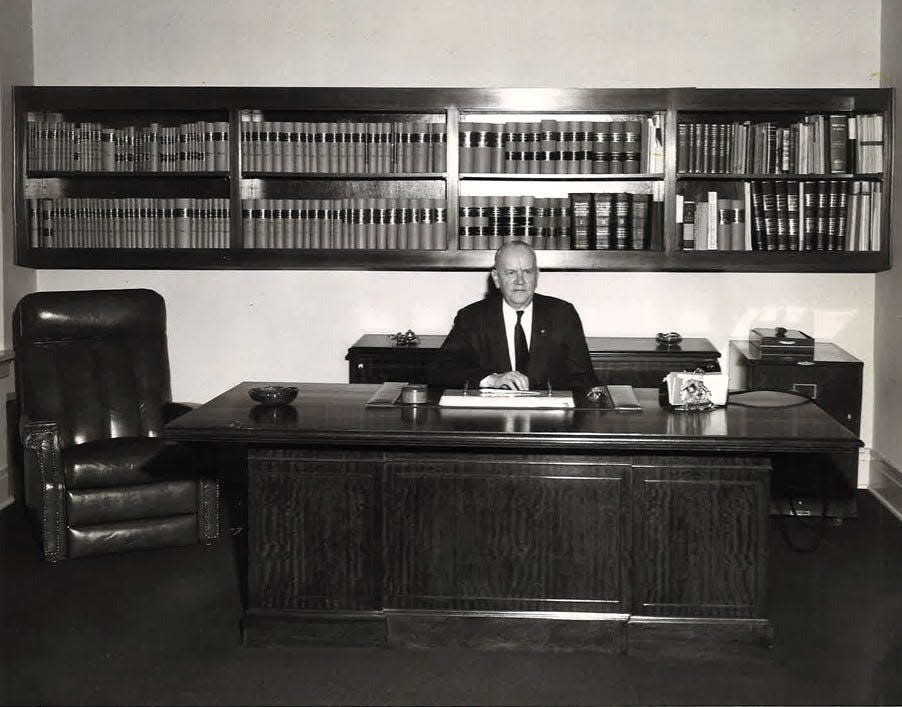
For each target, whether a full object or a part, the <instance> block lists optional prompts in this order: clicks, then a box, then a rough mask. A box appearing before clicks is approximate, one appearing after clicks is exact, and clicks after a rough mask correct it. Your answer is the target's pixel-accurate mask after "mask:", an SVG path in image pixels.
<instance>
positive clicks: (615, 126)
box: [611, 120, 626, 174]
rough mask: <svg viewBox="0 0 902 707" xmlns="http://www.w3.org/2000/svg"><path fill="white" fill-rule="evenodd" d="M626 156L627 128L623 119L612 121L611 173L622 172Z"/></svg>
mask: <svg viewBox="0 0 902 707" xmlns="http://www.w3.org/2000/svg"><path fill="white" fill-rule="evenodd" d="M625 157H626V141H625V128H624V122H623V121H622V120H612V121H611V174H622V173H623V168H624V162H625Z"/></svg>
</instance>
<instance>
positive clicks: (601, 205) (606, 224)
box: [595, 192, 614, 250]
mask: <svg viewBox="0 0 902 707" xmlns="http://www.w3.org/2000/svg"><path fill="white" fill-rule="evenodd" d="M613 205H614V195H613V194H611V193H607V192H606V193H601V194H596V195H595V249H596V250H610V249H611V247H612V243H611V224H612V222H613V218H612V213H611V212H612V209H613Z"/></svg>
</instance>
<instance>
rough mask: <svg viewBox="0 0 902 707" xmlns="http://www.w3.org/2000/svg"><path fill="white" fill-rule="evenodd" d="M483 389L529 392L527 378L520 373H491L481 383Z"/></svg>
mask: <svg viewBox="0 0 902 707" xmlns="http://www.w3.org/2000/svg"><path fill="white" fill-rule="evenodd" d="M482 385H483V387H484V388H508V389H509V390H529V378H527V377H526V376H525V375H523V374H522V373H520V371H508V372H507V373H493V374H492V375H490V376H486V377H485V379H484V380H483V381H482Z"/></svg>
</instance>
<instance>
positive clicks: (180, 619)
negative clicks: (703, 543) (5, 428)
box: [0, 492, 902, 705]
mask: <svg viewBox="0 0 902 707" xmlns="http://www.w3.org/2000/svg"><path fill="white" fill-rule="evenodd" d="M858 510H859V517H858V518H857V519H855V520H847V521H845V523H844V524H843V525H841V526H830V527H828V528H827V530H826V535H825V537H824V540H823V542H822V543H821V545H820V546H819V547H818V548H817V550H816V551H815V552H811V553H798V552H795V551H793V550H792V549H790V547H789V546H788V545H787V542H786V540H785V538H784V537H783V536H782V535H781V533H780V532H779V530H778V524H779V522H780V521H778V520H777V519H774V520H773V527H772V530H771V538H770V551H771V554H770V583H769V595H768V604H769V610H768V613H769V616H770V617H771V619H772V622H773V627H774V632H775V641H774V646H773V648H772V649H771V650H770V651H769V652H767V651H762V652H760V653H759V654H758V655H751V656H747V657H742V658H737V657H723V658H720V659H717V660H709V661H694V660H688V659H666V660H664V659H658V660H651V659H642V658H636V657H631V656H608V655H597V654H585V653H575V654H574V653H544V654H543V653H526V652H479V651H473V650H464V649H443V650H429V651H410V650H402V649H390V648H298V647H290V648H289V647H276V648H272V647H270V648H255V647H245V646H241V645H239V643H238V634H237V630H236V626H237V622H238V614H239V604H238V593H237V583H236V578H235V573H234V564H233V555H232V548H231V545H230V543H229V542H220V543H219V544H218V545H216V546H214V547H212V548H201V547H189V548H176V549H172V550H156V551H147V552H139V553H132V554H128V555H114V556H108V557H98V558H89V559H81V560H76V561H71V562H62V563H58V564H55V565H50V564H45V563H44V562H43V561H41V560H40V559H39V556H38V551H37V546H36V544H35V542H34V541H33V540H32V537H31V535H30V533H29V530H28V529H27V527H26V526H25V524H24V521H23V520H22V516H21V511H20V510H19V509H18V508H15V507H13V508H8V509H6V510H4V511H3V512H2V513H0V601H2V606H0V646H2V651H3V653H2V655H0V702H2V703H3V704H415V705H429V704H479V705H491V704H504V705H526V704H531V705H559V704H560V705H581V704H593V705H605V704H643V705H652V704H721V705H726V704H783V705H789V704H902V523H900V522H899V521H898V520H896V519H895V517H893V516H892V515H891V514H890V513H889V512H887V511H886V510H885V509H884V508H883V507H882V506H881V505H880V504H879V503H878V502H877V501H876V500H875V499H874V498H873V497H872V496H871V495H870V494H868V493H867V492H859V498H858ZM791 530H792V532H793V533H794V536H795V534H798V533H799V532H800V529H799V528H798V527H792V528H791ZM798 539H799V540H804V538H801V537H799V538H798Z"/></svg>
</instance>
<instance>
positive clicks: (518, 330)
mask: <svg viewBox="0 0 902 707" xmlns="http://www.w3.org/2000/svg"><path fill="white" fill-rule="evenodd" d="M522 316H523V311H522V310H521V311H519V312H517V323H516V324H515V325H514V363H515V364H516V367H517V370H518V371H520V373H522V374H524V375H526V368H527V366H529V347H527V345H526V333H525V332H524V331H523V325H522V324H520V319H521V317H522Z"/></svg>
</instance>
